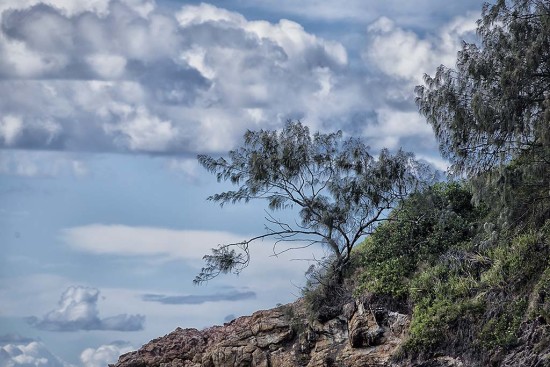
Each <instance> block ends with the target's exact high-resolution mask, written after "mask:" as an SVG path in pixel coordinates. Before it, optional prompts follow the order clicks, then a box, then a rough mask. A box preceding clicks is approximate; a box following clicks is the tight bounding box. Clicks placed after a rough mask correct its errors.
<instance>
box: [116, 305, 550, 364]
mask: <svg viewBox="0 0 550 367" xmlns="http://www.w3.org/2000/svg"><path fill="white" fill-rule="evenodd" d="M304 320H307V317H306V315H305V310H304V306H303V304H302V303H301V301H298V302H296V303H294V304H291V305H286V306H282V307H279V308H276V309H273V310H267V311H258V312H256V313H254V314H253V315H252V316H247V317H240V318H238V319H236V320H233V321H231V322H230V323H228V324H225V325H224V326H214V327H211V328H207V329H205V330H202V331H198V330H196V329H181V328H177V329H176V330H174V331H173V332H172V333H170V334H168V335H166V336H164V337H162V338H158V339H154V340H152V341H150V342H149V343H147V344H145V345H144V346H143V347H142V348H141V349H140V350H138V351H135V352H130V353H127V354H125V355H123V356H121V357H120V358H119V360H118V363H116V364H115V365H114V366H112V367H153V366H155V367H252V366H254V367H294V366H303V367H329V366H338V367H344V366H354V367H355V366H357V367H360V366H386V367H398V366H399V367H474V366H475V367H477V366H480V367H481V366H482V365H486V364H485V363H482V362H481V361H479V360H471V359H470V360H469V359H467V356H461V355H459V356H457V355H453V356H445V355H438V356H434V357H433V358H431V359H429V357H428V359H424V360H415V359H414V357H413V359H412V360H411V359H408V360H403V361H401V362H399V363H395V362H392V357H393V356H394V355H395V353H396V352H397V350H398V349H399V347H400V346H401V344H402V343H403V341H404V340H405V339H406V337H407V332H408V328H409V323H410V320H409V316H408V315H404V314H400V313H397V312H391V311H388V310H386V309H380V308H372V307H371V306H370V305H369V304H368V303H365V302H362V301H356V302H352V303H348V304H347V305H345V306H344V307H343V309H342V313H341V315H340V316H338V317H335V318H333V319H331V320H328V321H327V322H324V323H321V322H319V321H315V322H305V321H304ZM489 359H490V365H491V366H503V367H515V366H525V367H550V325H547V324H546V323H545V322H544V320H538V321H532V322H528V323H524V324H523V325H522V330H521V336H520V343H518V345H517V346H516V347H515V348H514V349H512V350H508V351H507V352H506V353H504V352H502V353H498V352H496V353H494V354H493V355H491V356H489Z"/></svg>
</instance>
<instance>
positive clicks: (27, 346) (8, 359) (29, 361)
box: [0, 338, 73, 367]
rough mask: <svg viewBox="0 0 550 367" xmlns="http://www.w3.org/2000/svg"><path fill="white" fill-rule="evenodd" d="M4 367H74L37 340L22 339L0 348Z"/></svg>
mask: <svg viewBox="0 0 550 367" xmlns="http://www.w3.org/2000/svg"><path fill="white" fill-rule="evenodd" d="M0 366H2V367H73V366H72V365H70V364H69V363H67V362H65V361H63V360H62V359H60V358H59V357H57V356H55V355H54V354H52V353H51V352H50V351H49V350H48V349H47V348H46V346H45V345H44V344H43V343H42V342H40V341H35V340H32V341H30V340H27V339H26V338H21V339H20V340H14V341H13V343H11V344H6V345H1V346H0Z"/></svg>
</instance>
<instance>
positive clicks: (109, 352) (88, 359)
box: [80, 343, 135, 367]
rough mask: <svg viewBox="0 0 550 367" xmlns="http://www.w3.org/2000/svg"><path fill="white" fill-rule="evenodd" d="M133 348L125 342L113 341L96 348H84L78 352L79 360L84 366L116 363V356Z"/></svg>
mask: <svg viewBox="0 0 550 367" xmlns="http://www.w3.org/2000/svg"><path fill="white" fill-rule="evenodd" d="M134 349H135V348H134V347H132V346H130V345H127V344H125V343H113V344H107V345H101V346H99V347H98V348H95V349H94V348H86V349H85V350H83V351H82V353H81V354H80V360H81V361H82V365H83V366H84V367H105V366H107V365H108V364H113V363H116V361H117V360H118V357H119V356H121V355H122V354H124V353H128V352H130V351H132V350H134Z"/></svg>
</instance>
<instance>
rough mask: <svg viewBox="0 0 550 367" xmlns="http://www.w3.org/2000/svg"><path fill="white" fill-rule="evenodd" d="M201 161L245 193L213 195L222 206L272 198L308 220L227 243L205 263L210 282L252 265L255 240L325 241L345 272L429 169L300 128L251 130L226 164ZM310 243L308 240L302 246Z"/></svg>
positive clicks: (402, 156) (273, 224)
mask: <svg viewBox="0 0 550 367" xmlns="http://www.w3.org/2000/svg"><path fill="white" fill-rule="evenodd" d="M198 159H199V163H200V164H201V165H202V166H204V167H205V168H206V169H207V170H208V171H210V172H212V173H214V174H216V176H217V178H218V181H229V182H231V183H232V184H234V185H237V186H238V188H237V190H235V191H226V192H222V193H219V194H215V195H213V196H211V197H209V200H212V201H215V202H219V203H220V205H224V204H227V203H233V204H234V203H236V202H240V201H244V202H248V201H250V200H254V199H264V200H266V201H267V202H268V206H269V209H271V210H284V209H289V208H292V207H296V208H298V209H299V210H300V220H299V221H296V222H295V223H285V222H281V221H280V220H277V219H275V218H274V217H273V216H272V215H269V217H268V218H266V219H267V221H268V226H267V227H266V230H267V231H266V233H265V234H263V235H260V236H257V237H254V238H252V239H248V240H245V241H242V242H240V243H233V244H225V245H220V246H219V247H218V248H216V249H214V250H213V252H212V254H210V255H206V256H205V257H204V259H205V261H206V266H205V267H204V268H203V269H202V271H201V272H200V274H199V275H198V276H197V277H196V278H195V282H196V283H201V282H204V281H208V280H210V279H212V278H214V277H215V276H217V275H219V274H220V273H231V272H233V273H239V272H240V271H242V270H243V269H244V268H245V267H246V266H247V265H248V263H249V261H250V256H249V250H248V246H249V244H250V243H251V242H253V241H255V240H258V239H262V238H266V237H271V238H274V239H275V241H276V242H279V241H304V242H305V243H306V245H312V244H315V243H322V244H324V245H326V246H328V248H329V249H330V250H331V252H332V254H333V255H334V257H335V262H336V263H337V264H338V267H339V268H340V269H339V271H341V270H342V269H343V268H344V267H345V266H346V265H347V263H348V262H349V258H350V254H351V250H352V248H353V247H354V246H355V245H356V244H357V243H358V242H359V241H360V240H361V239H363V237H364V236H365V235H367V234H369V233H371V232H372V231H373V230H374V228H375V227H376V225H377V223H378V222H379V221H380V220H381V218H383V216H384V214H385V213H386V212H387V211H388V210H389V209H391V208H392V207H394V206H395V205H396V204H397V203H398V202H399V200H401V199H402V198H404V197H406V196H407V195H408V194H409V193H410V192H413V191H415V190H416V189H417V187H418V186H419V185H420V184H421V182H422V180H421V179H420V177H421V175H422V174H424V173H425V172H427V167H426V166H424V165H422V164H420V163H419V162H417V161H416V160H415V159H414V157H413V155H412V154H411V153H405V152H403V151H401V150H400V151H398V152H397V153H395V154H391V153H390V152H389V151H387V150H385V149H384V150H382V151H381V152H380V154H379V155H378V157H374V156H372V155H371V154H370V153H369V151H368V147H367V146H366V145H365V144H364V143H363V142H362V141H361V140H359V139H355V138H347V139H345V138H344V137H343V136H342V133H341V132H337V133H332V134H321V133H316V134H314V135H313V136H312V135H311V134H310V132H309V129H308V128H307V127H306V126H304V125H303V124H301V123H300V122H291V121H289V122H287V124H286V125H285V126H284V128H283V129H282V130H281V131H279V132H277V131H264V130H260V131H248V132H247V133H246V134H245V135H244V144H243V146H242V147H240V148H238V149H236V150H233V151H230V152H229V156H228V157H227V159H226V158H223V157H221V158H217V159H215V158H212V157H209V156H206V155H200V156H199V157H198ZM302 243H303V242H302Z"/></svg>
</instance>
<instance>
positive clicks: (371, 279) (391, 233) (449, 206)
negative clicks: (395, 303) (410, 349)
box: [356, 182, 480, 300]
mask: <svg viewBox="0 0 550 367" xmlns="http://www.w3.org/2000/svg"><path fill="white" fill-rule="evenodd" d="M471 199H472V196H471V194H470V193H469V192H468V191H467V190H466V189H465V188H464V186H463V185H461V184H459V183H456V182H452V183H439V184H436V185H434V186H432V187H430V188H428V189H427V190H425V191H424V192H421V193H419V194H415V195H412V196H411V197H410V198H408V199H407V200H406V201H405V202H404V203H403V204H402V205H401V206H399V207H398V208H397V209H396V210H394V211H393V212H392V213H391V215H390V217H389V218H388V221H387V222H386V223H384V224H383V225H381V226H380V227H378V228H377V230H376V231H375V232H374V233H373V234H372V236H370V237H369V238H368V239H367V240H366V241H365V242H364V243H363V244H362V245H361V246H360V247H359V248H358V249H357V256H356V257H357V263H358V265H359V266H360V267H361V268H362V271H361V274H360V285H359V287H358V289H357V292H358V293H361V292H364V291H369V292H373V293H379V294H384V295H389V296H391V297H394V298H396V299H401V300H406V299H407V297H408V294H409V283H410V279H411V278H412V276H413V274H414V273H415V272H416V271H417V270H418V269H419V268H420V267H422V266H426V265H433V264H435V263H436V262H437V261H438V260H439V258H440V256H441V255H442V254H443V253H445V252H446V251H447V250H448V249H449V248H451V247H452V246H456V244H458V243H461V242H463V241H466V240H468V239H470V238H471V236H472V234H473V233H474V231H473V229H474V228H473V227H474V224H475V221H476V220H477V218H478V217H479V215H480V211H479V210H478V209H477V208H475V207H474V206H473V205H472V204H471Z"/></svg>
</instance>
